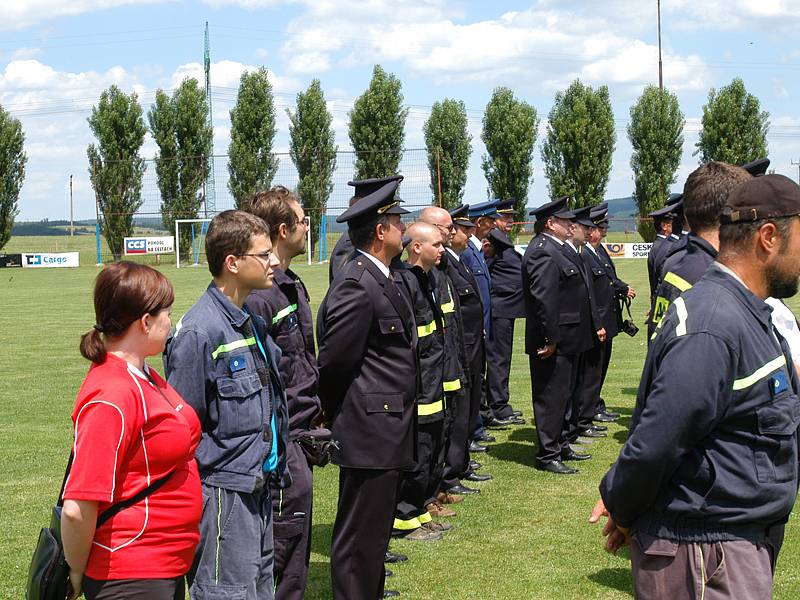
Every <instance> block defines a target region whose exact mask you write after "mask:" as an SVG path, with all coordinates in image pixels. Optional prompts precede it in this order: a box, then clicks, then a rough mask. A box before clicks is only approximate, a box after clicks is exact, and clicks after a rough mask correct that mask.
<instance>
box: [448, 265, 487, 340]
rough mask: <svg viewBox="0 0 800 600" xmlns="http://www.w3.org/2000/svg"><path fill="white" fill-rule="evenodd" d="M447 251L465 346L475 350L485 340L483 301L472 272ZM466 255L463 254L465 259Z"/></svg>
mask: <svg viewBox="0 0 800 600" xmlns="http://www.w3.org/2000/svg"><path fill="white" fill-rule="evenodd" d="M449 252H450V250H447V253H448V256H447V275H448V277H450V281H451V282H452V284H453V287H455V290H456V294H457V295H458V299H459V304H460V306H461V323H462V324H463V331H464V346H465V347H466V348H467V350H468V352H467V354H469V349H470V348H474V347H475V346H476V345H477V344H479V343H480V342H481V340H482V339H483V331H484V329H483V326H484V321H483V314H484V313H483V301H482V300H481V296H480V292H479V291H478V284H477V282H476V281H475V276H474V275H473V274H472V271H470V270H469V268H467V266H466V265H465V264H464V263H462V262H461V261H460V260H458V259H457V258H455V257H454V256H453V255H452V254H449ZM463 256H464V254H463V253H462V254H461V257H463Z"/></svg>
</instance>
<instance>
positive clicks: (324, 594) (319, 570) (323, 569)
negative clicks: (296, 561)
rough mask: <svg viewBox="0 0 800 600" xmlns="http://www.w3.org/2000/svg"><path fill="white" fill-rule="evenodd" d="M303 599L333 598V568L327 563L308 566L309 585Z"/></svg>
mask: <svg viewBox="0 0 800 600" xmlns="http://www.w3.org/2000/svg"><path fill="white" fill-rule="evenodd" d="M303 597H304V598H308V599H309V600H316V599H319V600H323V599H325V598H330V597H331V566H330V564H329V563H328V562H327V561H325V562H311V564H309V565H308V585H307V586H306V593H305V594H304V595H303Z"/></svg>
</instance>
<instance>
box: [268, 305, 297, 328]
mask: <svg viewBox="0 0 800 600" xmlns="http://www.w3.org/2000/svg"><path fill="white" fill-rule="evenodd" d="M296 310H297V304H290V305H289V306H287V307H286V308H282V309H281V310H279V311H278V312H277V313H275V316H274V317H272V324H273V325H275V323H277V322H278V321H280V320H281V319H282V318H283V317H286V316H288V315H290V314H292V313H293V312H294V311H296Z"/></svg>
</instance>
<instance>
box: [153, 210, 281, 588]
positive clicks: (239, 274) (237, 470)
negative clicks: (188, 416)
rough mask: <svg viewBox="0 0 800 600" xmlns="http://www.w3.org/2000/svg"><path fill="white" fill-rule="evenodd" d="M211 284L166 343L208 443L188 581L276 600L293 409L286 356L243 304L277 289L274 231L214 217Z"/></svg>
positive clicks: (246, 218) (209, 239)
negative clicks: (276, 547)
mask: <svg viewBox="0 0 800 600" xmlns="http://www.w3.org/2000/svg"><path fill="white" fill-rule="evenodd" d="M206 256H207V258H208V268H209V270H210V271H211V275H212V278H213V280H212V282H211V283H210V284H209V286H208V288H207V289H206V291H205V293H204V294H203V295H202V296H201V297H200V299H199V300H198V301H197V302H196V303H195V304H194V306H192V308H190V309H189V311H188V312H187V313H186V314H185V315H184V316H183V317H182V318H181V319H180V321H178V324H177V325H176V327H175V332H174V333H173V335H172V336H171V337H170V339H169V340H167V346H166V349H165V352H164V371H165V372H166V374H167V380H168V382H169V383H170V385H172V387H174V388H175V389H176V390H177V391H178V392H179V393H180V395H181V396H183V398H184V399H185V400H186V402H188V403H189V404H190V405H191V406H192V408H193V409H194V410H195V412H196V413H197V416H198V418H199V419H200V422H201V424H202V427H203V437H202V439H201V441H200V445H199V446H198V448H197V451H196V453H195V457H196V459H197V464H198V467H199V469H200V477H201V483H202V492H203V517H202V519H201V521H200V543H199V545H198V548H197V555H196V557H195V563H194V565H193V567H192V570H191V571H190V572H189V574H188V576H187V578H188V581H189V592H190V594H191V596H192V597H194V598H201V597H203V598H219V597H223V596H225V597H228V596H232V597H237V598H244V599H246V600H255V599H256V598H258V599H261V600H263V599H267V600H271V599H272V598H273V591H274V585H273V570H272V566H273V540H272V501H271V493H270V482H273V483H274V484H275V485H276V486H277V487H278V488H280V489H283V488H285V487H287V486H288V485H289V483H290V479H289V478H288V476H287V472H286V446H287V443H288V421H289V417H288V412H287V407H286V396H285V394H284V391H283V386H282V385H281V379H280V373H279V371H278V356H279V350H278V348H277V346H276V345H275V343H274V342H273V341H272V340H271V339H270V338H269V337H268V336H267V327H266V323H265V322H264V320H263V319H262V318H261V317H259V316H258V315H254V314H252V313H251V312H250V310H249V308H248V306H247V305H246V304H245V299H246V298H247V297H248V296H249V295H250V293H251V292H252V291H253V290H257V289H264V288H269V287H271V286H272V279H273V270H274V268H275V267H277V266H278V259H277V257H276V256H275V255H273V254H272V243H271V241H270V237H269V228H268V226H267V225H266V224H265V223H264V221H263V220H261V219H259V218H258V217H256V216H254V215H251V214H249V213H246V212H243V211H238V210H227V211H224V212H221V213H219V214H218V215H217V216H216V217H214V219H213V220H212V221H211V224H210V225H209V228H208V235H207V236H206Z"/></svg>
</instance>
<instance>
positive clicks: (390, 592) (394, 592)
mask: <svg viewBox="0 0 800 600" xmlns="http://www.w3.org/2000/svg"><path fill="white" fill-rule="evenodd" d="M399 595H400V592H398V591H397V590H383V597H384V598H397V597H398V596H399Z"/></svg>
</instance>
